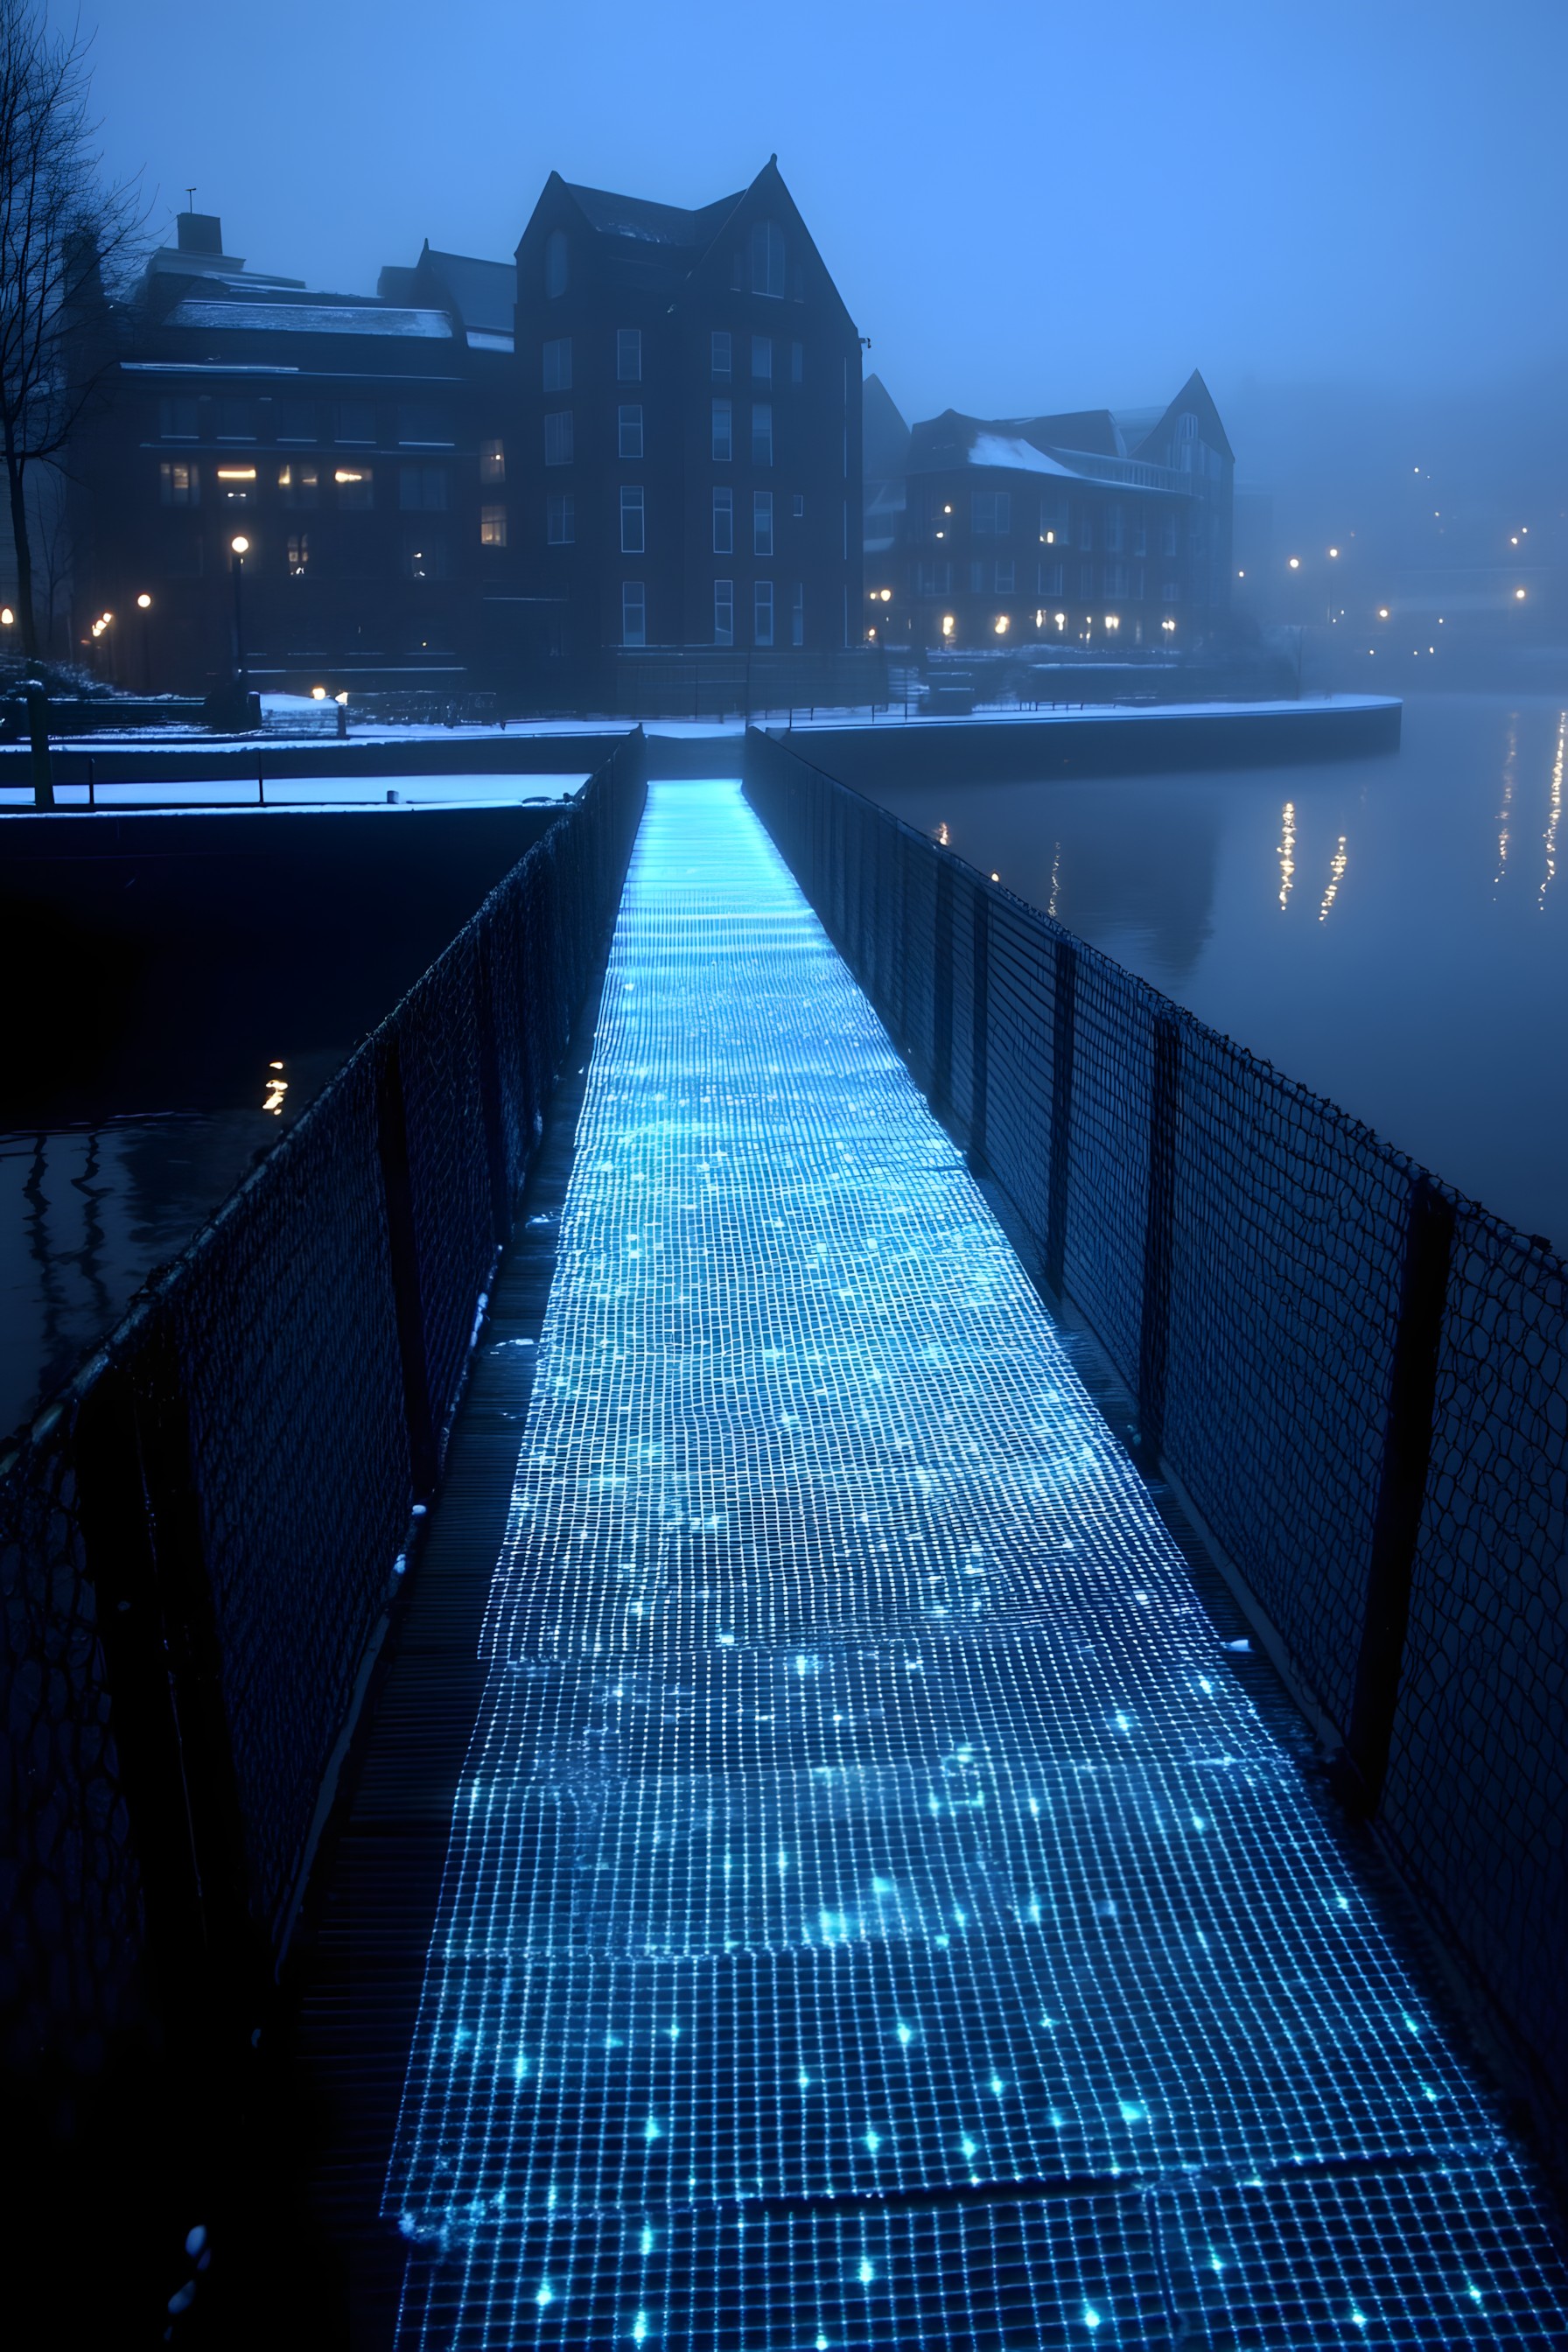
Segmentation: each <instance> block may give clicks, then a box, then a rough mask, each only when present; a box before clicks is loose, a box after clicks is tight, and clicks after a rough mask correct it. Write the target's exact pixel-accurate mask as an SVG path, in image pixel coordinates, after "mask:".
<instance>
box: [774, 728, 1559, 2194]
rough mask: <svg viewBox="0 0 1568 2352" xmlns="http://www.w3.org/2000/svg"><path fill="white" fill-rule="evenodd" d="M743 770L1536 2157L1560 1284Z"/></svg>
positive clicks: (1388, 1165) (1548, 1830)
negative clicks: (1238, 1613) (1295, 1717)
mask: <svg viewBox="0 0 1568 2352" xmlns="http://www.w3.org/2000/svg"><path fill="white" fill-rule="evenodd" d="M746 778H747V792H748V794H749V796H750V798H751V800H752V803H753V805H754V806H755V807H756V809H757V811H758V813H759V814H760V815H761V816H762V817H763V821H764V822H765V823H766V824H767V825H768V827H769V829H770V831H771V832H772V834H773V838H774V840H775V842H776V843H777V844H778V845H779V847H780V849H781V850H782V851H783V853H784V856H785V858H786V859H787V861H788V862H789V864H790V866H791V867H792V868H793V870H794V872H795V876H796V878H797V879H798V880H799V882H800V883H801V885H802V887H803V888H804V890H805V894H806V896H807V898H809V899H810V901H811V903H812V905H813V906H814V908H816V911H817V912H818V914H819V915H820V917H821V919H822V920H823V922H824V924H825V925H826V929H827V931H828V933H829V935H830V937H831V938H832V940H833V941H834V943H835V945H836V946H837V948H838V950H839V951H840V953H841V954H842V955H843V956H844V958H845V960H846V961H847V963H848V965H849V967H850V969H851V971H853V972H854V973H855V974H856V976H857V978H858V980H859V981H860V982H861V983H862V985H863V986H864V987H865V989H866V991H867V992H868V995H869V996H870V998H871V1000H872V1002H873V1003H874V1004H875V1005H876V1007H877V1009H878V1011H879V1013H880V1014H881V1016H882V1018H883V1020H884V1023H885V1024H886V1025H887V1026H888V1028H889V1032H890V1034H892V1036H893V1037H894V1039H895V1041H896V1042H897V1043H898V1044H899V1045H900V1047H901V1049H902V1050H903V1051H904V1052H905V1054H906V1055H907V1056H908V1058H909V1060H910V1065H911V1066H912V1068H913V1070H914V1072H915V1075H916V1076H917V1078H918V1079H919V1081H920V1082H921V1085H922V1086H924V1087H926V1088H927V1089H928V1090H929V1092H930V1095H931V1099H932V1102H933V1104H934V1105H935V1107H936V1108H938V1109H939V1110H941V1111H942V1113H943V1115H944V1116H946V1117H947V1118H949V1119H950V1121H951V1123H952V1126H953V1127H954V1129H956V1130H957V1132H958V1133H959V1134H960V1136H961V1137H962V1138H963V1139H964V1140H965V1141H966V1143H967V1145H968V1148H969V1150H970V1154H971V1158H972V1160H973V1162H974V1164H975V1165H976V1166H977V1167H978V1168H981V1169H984V1170H985V1171H988V1172H989V1173H991V1174H992V1175H993V1176H994V1179H995V1180H996V1181H997V1183H998V1184H999V1185H1000V1186H1001V1188H1002V1190H1003V1191H1004V1192H1005V1193H1006V1194H1007V1196H1008V1197H1009V1199H1010V1200H1011V1201H1012V1202H1013V1203H1014V1205H1015V1207H1016V1210H1017V1212H1018V1213H1019V1215H1020V1216H1021V1218H1022V1219H1023V1221H1024V1223H1026V1227H1027V1229H1028V1230H1029V1232H1030V1234H1031V1235H1032V1237H1033V1238H1034V1240H1035V1242H1036V1244H1037V1246H1038V1248H1039V1250H1040V1252H1041V1255H1042V1260H1043V1263H1044V1265H1045V1268H1046V1271H1047V1276H1048V1278H1049V1279H1050V1280H1051V1281H1052V1282H1053V1283H1054V1284H1055V1285H1056V1286H1058V1289H1060V1290H1061V1291H1063V1292H1065V1294H1066V1295H1068V1297H1070V1298H1071V1299H1072V1300H1073V1302H1074V1303H1075V1305H1076V1306H1077V1307H1078V1308H1079V1310H1080V1311H1081V1312H1082V1313H1083V1315H1084V1317H1085V1318H1086V1320H1087V1321H1088V1322H1089V1325H1090V1327H1091V1328H1093V1330H1094V1331H1095V1333H1096V1336H1097V1338H1098V1339H1100V1343H1101V1344H1102V1346H1103V1347H1104V1349H1105V1350H1106V1352H1107V1354H1108V1355H1109V1357H1110V1360H1111V1362H1112V1364H1113V1365H1114V1367H1115V1369H1116V1370H1117V1372H1118V1373H1119V1374H1120V1376H1121V1379H1122V1380H1123V1381H1125V1382H1126V1384H1127V1386H1128V1388H1129V1389H1130V1390H1131V1392H1132V1393H1133V1395H1134V1396H1135V1397H1136V1399H1137V1402H1138V1410H1139V1417H1140V1422H1141V1424H1142V1433H1143V1437H1144V1440H1145V1443H1146V1444H1147V1445H1148V1446H1149V1447H1150V1448H1151V1449H1152V1452H1153V1453H1155V1454H1158V1455H1159V1456H1161V1457H1162V1458H1163V1461H1164V1463H1165V1465H1166V1466H1167V1467H1168V1469H1169V1470H1170V1471H1171V1472H1172V1474H1173V1475H1174V1476H1175V1477H1176V1478H1177V1479H1178V1480H1179V1482H1180V1484H1181V1486H1182V1487H1183V1488H1184V1492H1185V1494H1186V1496H1188V1497H1189V1498H1190V1500H1191V1502H1192V1504H1193V1505H1194V1507H1195V1509H1196V1511H1197V1513H1198V1515H1199V1517H1200V1518H1201V1519H1202V1521H1203V1522H1204V1523H1205V1526H1206V1527H1207V1528H1208V1529H1209V1531H1210V1532H1211V1533H1212V1535H1213V1537H1214V1538H1215V1540H1216V1542H1217V1543H1218V1545H1219V1546H1220V1548H1221V1549H1222V1550H1223V1552H1224V1553H1225V1554H1226V1556H1227V1558H1228V1559H1229V1560H1230V1561H1231V1562H1232V1563H1233V1564H1234V1566H1235V1567H1236V1569H1237V1570H1239V1572H1240V1574H1241V1575H1242V1576H1243V1578H1244V1579H1245V1580H1246V1581H1247V1585H1248V1586H1249V1588H1250V1590H1251V1591H1252V1592H1253V1593H1254V1594H1255V1595H1256V1597H1257V1599H1258V1601H1259V1603H1260V1604H1261V1606H1262V1608H1263V1610H1264V1612H1266V1614H1267V1615H1268V1618H1269V1619H1270V1621H1271V1622H1272V1623H1273V1625H1274V1626H1275V1627H1276V1629H1277V1630H1278V1632H1279V1634H1280V1636H1281V1638H1282V1639H1283V1641H1284V1643H1285V1644H1286V1646H1287V1648H1288V1650H1289V1655H1290V1658H1291V1662H1292V1666H1293V1670H1294V1672H1295V1673H1296V1675H1298V1677H1299V1679H1300V1683H1301V1684H1302V1685H1304V1686H1305V1687H1306V1688H1307V1689H1308V1690H1309V1691H1310V1693H1311V1694H1312V1696H1313V1697H1314V1699H1315V1700H1316V1702H1317V1703H1318V1705H1319V1706H1320V1707H1321V1710H1322V1713H1323V1714H1324V1715H1325V1716H1326V1717H1328V1719H1329V1720H1330V1721H1331V1723H1332V1724H1334V1725H1335V1726H1336V1727H1338V1729H1339V1732H1340V1734H1341V1737H1342V1740H1343V1742H1344V1748H1345V1752H1346V1762H1347V1765H1348V1768H1349V1769H1348V1775H1347V1785H1348V1787H1349V1788H1350V1790H1351V1791H1352V1795H1353V1796H1354V1797H1355V1799H1356V1801H1358V1802H1359V1804H1360V1805H1361V1806H1362V1807H1363V1809H1364V1810H1365V1811H1369V1812H1375V1813H1376V1814H1377V1816H1378V1818H1379V1820H1380V1821H1381V1823H1382V1825H1383V1828H1384V1832H1385V1834H1386V1836H1387V1838H1388V1840H1389V1841H1390V1842H1391V1843H1392V1844H1393V1845H1394V1849H1395V1850H1396V1851H1397V1853H1399V1854H1400V1856H1401V1858H1402V1861H1403V1863H1404V1864H1405V1867H1406V1869H1407V1870H1408V1872H1409V1874H1410V1875H1411V1876H1412V1878H1413V1880H1414V1881H1415V1884H1416V1885H1418V1887H1419V1888H1420V1889H1421V1891H1422V1893H1423V1895H1424V1896H1425V1898H1426V1901H1427V1903H1428V1904H1429V1906H1433V1907H1435V1908H1436V1911H1437V1912H1438V1913H1439V1915H1440V1916H1441V1917H1442V1918H1443V1920H1444V1922H1445V1924H1446V1926H1447V1929H1448V1930H1449V1932H1450V1934H1451V1937H1452V1938H1453V1940H1454V1941H1455V1943H1456V1944H1457V1945H1458V1948H1459V1950H1460V1951H1461V1952H1462V1953H1463V1955H1464V1956H1465V1958H1466V1960H1467V1962H1468V1965H1469V1967H1470V1969H1472V1970H1473V1971H1474V1973H1475V1974H1476V1975H1477V1976H1478V1977H1479V1979H1480V1981H1481V1983H1482V1984H1483V1986H1484V1987H1485V1989H1486V1990H1487V1992H1488V1994H1489V1997H1490V1998H1491V2000H1492V2001H1493V2003H1494V2004H1495V2007H1496V2009H1497V2011H1498V2012H1499V2013H1500V2016H1501V2018H1502V2019H1504V2020H1505V2021H1507V2024H1508V2025H1509V2027H1510V2030H1511V2032H1512V2034H1513V2036H1514V2037H1515V2039H1516V2041H1517V2043H1518V2045H1519V2047H1520V2050H1521V2055H1522V2057H1523V2059H1524V2062H1525V2063H1526V2066H1527V2067H1528V2069H1529V2071H1530V2074H1531V2079H1532V2081H1533V2083H1534V2084H1535V2086H1536V2088H1537V2091H1538V2093H1539V2108H1538V2112H1539V2117H1540V2121H1541V2123H1542V2127H1543V2129H1544V2130H1545V2131H1546V2132H1547V2133H1548V2135H1549V2136H1550V2137H1551V2138H1552V2142H1553V2144H1554V2147H1555V2149H1556V2152H1557V2155H1558V2157H1559V2159H1560V2160H1562V2159H1564V2158H1568V2033H1565V2027H1564V2007H1563V2000H1562V1994H1561V1982H1562V1969H1563V1953H1564V1952H1565V1951H1568V1895H1565V1873H1564V1867H1563V1863H1564V1851H1563V1850H1564V1843H1565V1839H1568V1830H1565V1827H1564V1824H1565V1822H1568V1709H1565V1706H1564V1698H1565V1696H1568V1688H1565V1685H1568V1606H1565V1604H1568V1559H1565V1553H1564V1543H1565V1533H1568V1366H1565V1362H1564V1356H1565V1349H1568V1269H1565V1268H1564V1266H1563V1264H1562V1262H1561V1261H1560V1260H1558V1259H1556V1258H1554V1257H1553V1256H1552V1255H1551V1254H1550V1253H1549V1251H1548V1250H1547V1249H1546V1247H1545V1246H1544V1245H1543V1244H1541V1243H1539V1242H1536V1241H1532V1240H1529V1239H1527V1238H1525V1237H1524V1236H1522V1235H1521V1234H1515V1233H1513V1232H1511V1231H1510V1230H1509V1229H1507V1228H1506V1227H1504V1226H1502V1225H1501V1224H1500V1223H1498V1222H1497V1221H1496V1220H1495V1219H1493V1218H1491V1217H1489V1216H1488V1215H1486V1214H1485V1213H1483V1212H1482V1211H1480V1210H1479V1209H1477V1208H1475V1207H1474V1206H1472V1205H1471V1204H1469V1203H1468V1202H1464V1201H1462V1200H1460V1199H1459V1198H1458V1196H1457V1195H1456V1194H1455V1193H1454V1192H1452V1191H1451V1190H1449V1189H1448V1188H1447V1187H1446V1186H1444V1185H1442V1184H1440V1183H1439V1182H1437V1181H1436V1180H1435V1179H1433V1178H1432V1177H1430V1176H1429V1175H1427V1173H1426V1171H1424V1170H1422V1169H1420V1168H1418V1167H1416V1166H1415V1164H1414V1163H1413V1162H1411V1161H1409V1160H1406V1159H1405V1158H1403V1157H1402V1156H1401V1155H1400V1154H1398V1153H1397V1152H1394V1151H1392V1150H1389V1149H1388V1148H1387V1147H1386V1146H1384V1145H1383V1144H1382V1143H1380V1142H1379V1141H1378V1140H1377V1139H1376V1138H1375V1137H1374V1136H1373V1135H1372V1134H1371V1133H1370V1132H1369V1131H1368V1130H1367V1129H1364V1128H1363V1127H1361V1126H1359V1125H1358V1124H1357V1123H1356V1122H1355V1121H1353V1120H1352V1119H1350V1118H1347V1117H1346V1116H1345V1115H1344V1114H1343V1113H1342V1112H1340V1111H1339V1110H1337V1109H1335V1108H1333V1106H1332V1105H1331V1104H1329V1103H1326V1102H1323V1101H1321V1099H1319V1098H1318V1097H1314V1096H1312V1095H1310V1094H1309V1093H1308V1092H1307V1091H1306V1089H1305V1088H1303V1087H1300V1086H1298V1085H1296V1084H1294V1083H1293V1082H1292V1081H1291V1080H1289V1079H1288V1078H1286V1077H1284V1076H1281V1075H1280V1074H1279V1072H1278V1071H1276V1070H1274V1069H1272V1068H1270V1067H1269V1066H1268V1065H1267V1064H1265V1063H1263V1062H1261V1061H1259V1060H1258V1059H1257V1058H1256V1057H1254V1056H1253V1055H1249V1054H1248V1053H1247V1052H1246V1051H1244V1050H1243V1049H1242V1048H1240V1047H1238V1046H1237V1045H1234V1044H1233V1043H1232V1042H1231V1041H1230V1040H1229V1039H1227V1038H1225V1037H1223V1036H1220V1035H1218V1034H1215V1032H1213V1031H1212V1030H1209V1029H1206V1028H1205V1026H1204V1025H1203V1024H1201V1023H1200V1022H1198V1021H1196V1020H1195V1019H1194V1018H1193V1016H1192V1015H1191V1014H1189V1013H1185V1012H1184V1011H1183V1010H1182V1009H1181V1008H1180V1007H1179V1006H1177V1005H1175V1004H1174V1003H1171V1002H1170V1001H1169V1000H1168V999H1165V998H1163V997H1162V996H1161V995H1160V994H1159V993H1158V992H1157V991H1155V990H1153V989H1152V988H1150V987H1149V986H1147V985H1146V984H1145V983H1144V982H1142V981H1140V980H1138V979H1136V978H1135V977H1133V976H1132V975H1131V974H1130V973H1129V972H1127V971H1123V970H1122V969H1121V967H1119V966H1118V965H1116V964H1115V963H1113V962H1112V961H1110V959H1109V958H1108V957H1106V956H1104V955H1102V954H1100V953H1099V952H1098V951H1097V950H1095V949H1093V948H1091V947H1089V946H1088V945H1086V944H1085V943H1084V942H1083V941H1081V940H1076V939H1074V938H1073V937H1072V935H1071V934H1070V933H1068V931H1066V930H1065V929H1063V928H1062V927H1061V926H1060V925H1059V924H1058V923H1057V922H1055V921H1053V920H1052V919H1050V918H1049V917H1048V916H1047V915H1045V914H1044V913H1042V912H1040V911H1038V910H1037V909H1036V908H1030V907H1027V906H1026V905H1024V904H1023V903H1022V902H1021V901H1019V900H1017V899H1016V898H1013V897H1012V896H1011V895H1010V894H1009V893H1008V892H1007V891H1005V890H1004V889H1002V888H1000V887H997V886H996V885H994V884H990V883H988V882H986V881H985V880H984V877H981V876H980V875H978V874H976V873H974V872H973V870H972V869H970V868H969V867H967V866H964V865H963V864H962V863H961V862H960V860H959V859H957V858H956V857H954V856H952V853H951V852H949V851H946V850H944V849H942V848H940V847H939V846H938V845H936V844H935V843H934V842H932V841H931V840H930V839H928V838H927V837H926V836H924V835H921V834H918V833H916V832H914V831H913V830H912V829H911V828H910V827H909V826H908V825H905V824H902V823H900V821H899V820H898V819H897V818H895V817H893V816H892V815H890V814H888V813H887V812H886V811H884V810H881V809H879V808H878V807H877V806H875V805H874V803H870V802H868V801H867V800H865V799H864V798H862V797H861V796H860V795H859V794H858V793H855V792H853V791H852V790H850V789H849V788H848V787H847V786H845V785H844V784H842V783H840V782H838V781H837V779H836V778H834V777H832V776H830V775H828V774H827V773H826V772H823V771H822V770H820V769H818V768H814V767H812V766H810V765H808V764H807V762H806V761H805V759H803V758H802V757H800V756H797V754H796V753H795V751H794V750H793V749H791V748H789V746H788V745H787V744H786V743H784V742H782V741H779V740H775V739H773V738H770V737H767V736H764V735H763V734H761V733H760V732H757V731H755V730H753V731H752V733H751V734H750V735H749V736H748V739H747V753H746Z"/></svg>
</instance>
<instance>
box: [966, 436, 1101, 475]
mask: <svg viewBox="0 0 1568 2352" xmlns="http://www.w3.org/2000/svg"><path fill="white" fill-rule="evenodd" d="M964 462H965V464H966V465H970V466H1006V467H1009V468H1010V469H1011V470H1012V471H1013V472H1014V473H1019V474H1057V475H1059V476H1060V477H1061V478H1062V479H1063V480H1065V481H1073V480H1076V479H1079V477H1078V476H1076V475H1075V474H1074V472H1073V469H1072V467H1070V466H1064V465H1062V464H1061V463H1060V462H1059V460H1058V459H1057V458H1055V457H1047V454H1046V452H1045V451H1044V450H1043V449H1037V448H1036V447H1035V445H1034V443H1033V442H1032V441H1023V440H1017V439H1015V438H1013V437H1011V436H1005V435H1003V434H1000V433H977V434H976V435H975V436H974V440H973V444H972V446H971V447H970V450H969V454H968V456H967V457H966V458H965V460H964Z"/></svg>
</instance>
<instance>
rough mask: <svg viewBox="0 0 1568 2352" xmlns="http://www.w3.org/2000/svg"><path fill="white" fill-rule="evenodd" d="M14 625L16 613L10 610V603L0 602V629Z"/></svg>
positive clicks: (13, 626)
mask: <svg viewBox="0 0 1568 2352" xmlns="http://www.w3.org/2000/svg"><path fill="white" fill-rule="evenodd" d="M15 627H16V614H15V613H13V611H12V610H11V607H10V605H9V604H0V629H14V628H15Z"/></svg>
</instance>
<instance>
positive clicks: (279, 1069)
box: [261, 1062, 289, 1118]
mask: <svg viewBox="0 0 1568 2352" xmlns="http://www.w3.org/2000/svg"><path fill="white" fill-rule="evenodd" d="M267 1067H268V1072H269V1073H270V1075H269V1076H268V1079H267V1097H266V1099H265V1101H264V1102H263V1103H262V1106H261V1108H262V1109H263V1110H264V1111H267V1110H269V1111H270V1112H271V1113H272V1116H273V1118H280V1117H281V1116H282V1111H283V1097H284V1096H285V1095H286V1094H287V1093H288V1091H289V1081H288V1079H287V1078H286V1077H285V1076H283V1065H282V1063H281V1062H268V1065H267Z"/></svg>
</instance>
